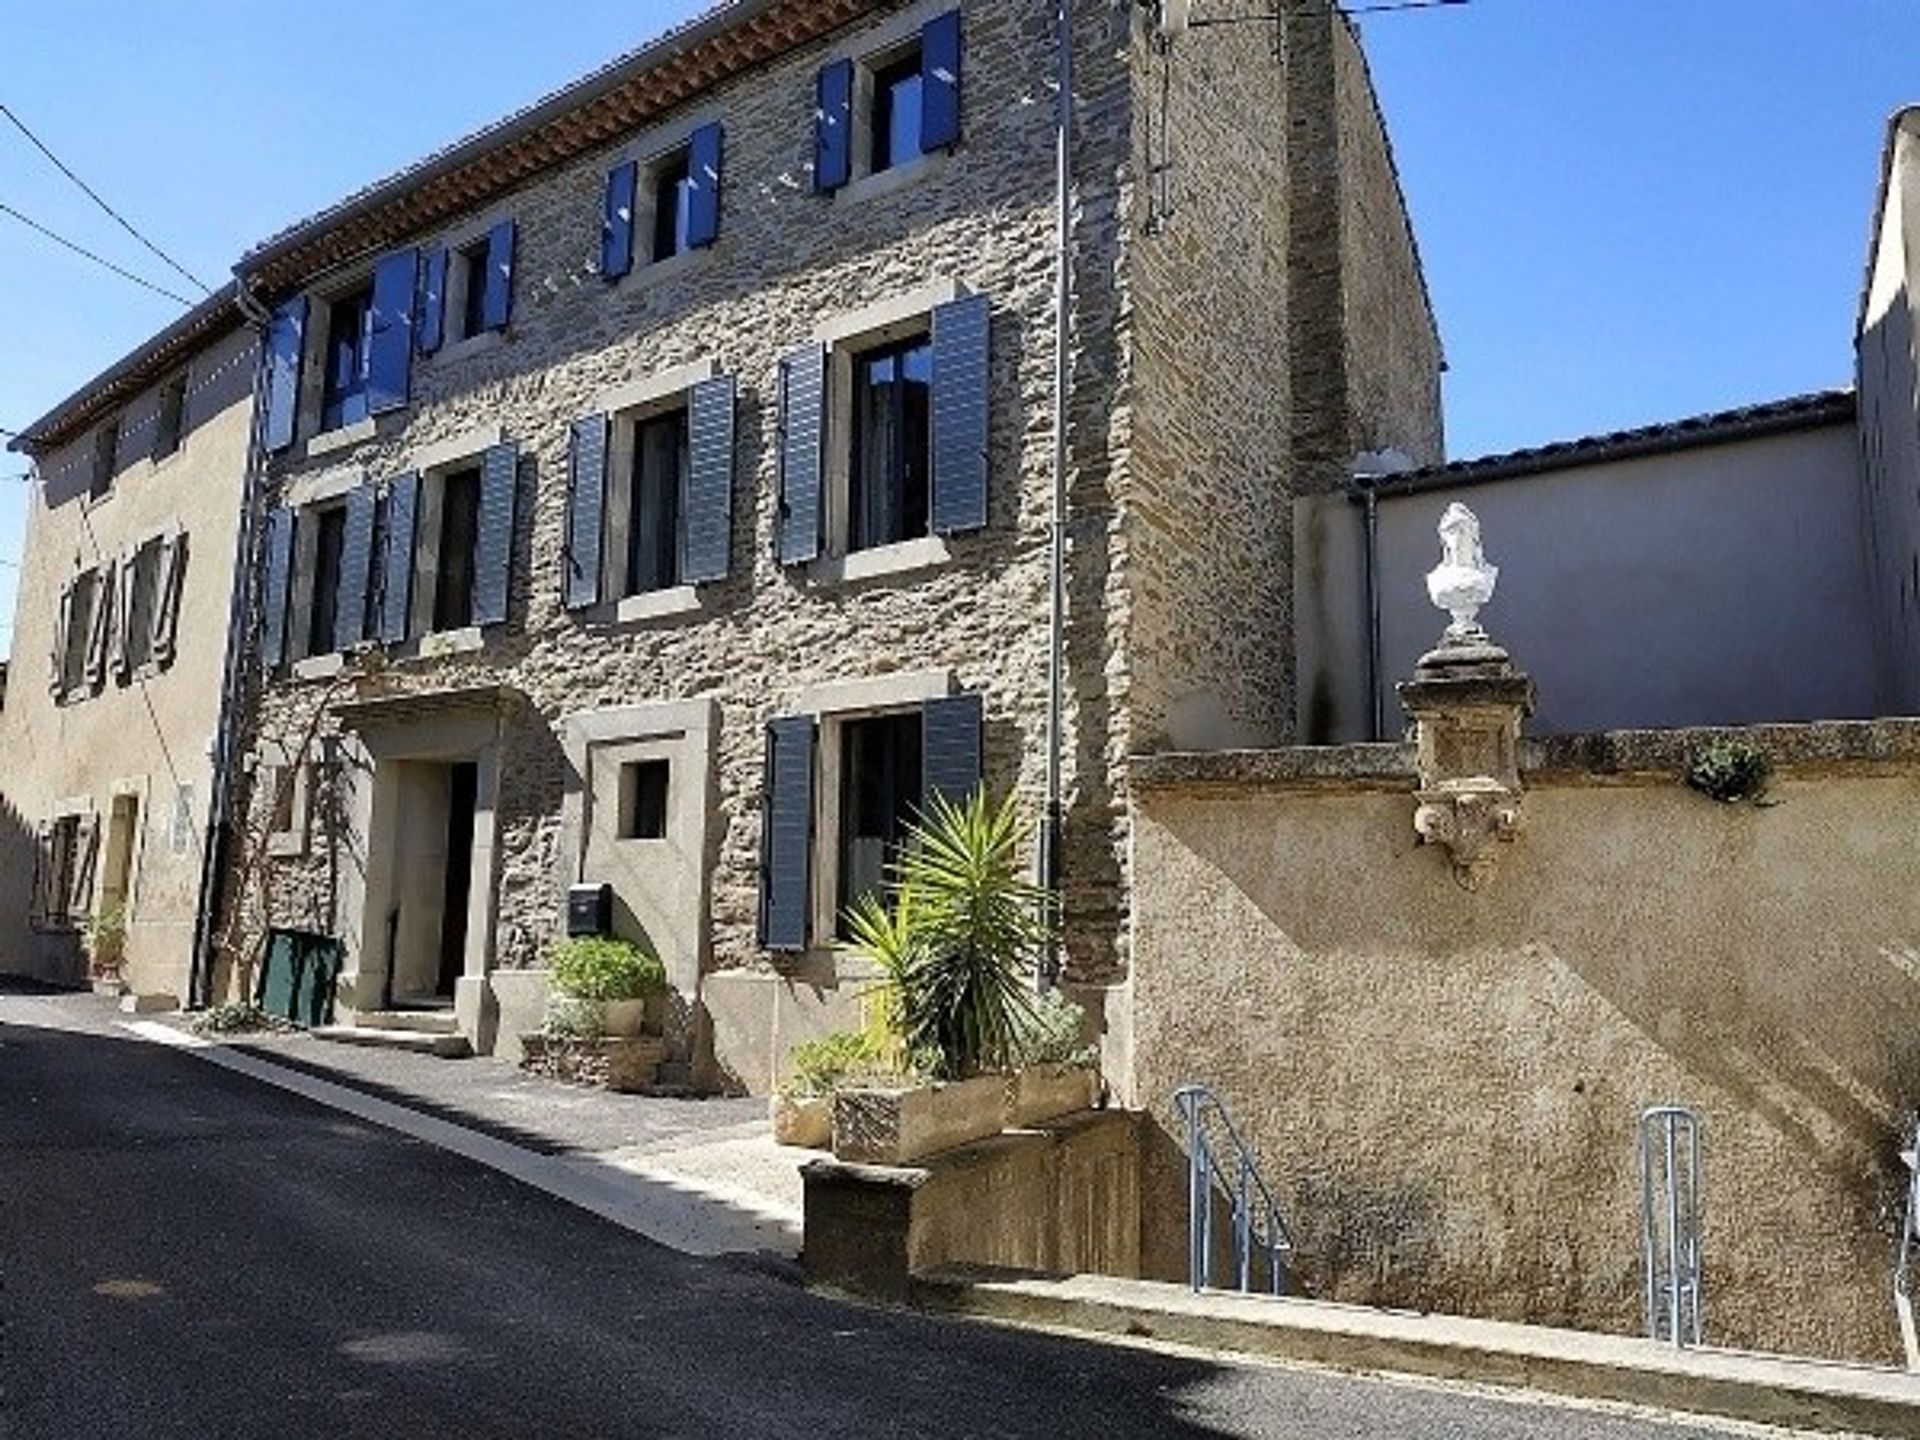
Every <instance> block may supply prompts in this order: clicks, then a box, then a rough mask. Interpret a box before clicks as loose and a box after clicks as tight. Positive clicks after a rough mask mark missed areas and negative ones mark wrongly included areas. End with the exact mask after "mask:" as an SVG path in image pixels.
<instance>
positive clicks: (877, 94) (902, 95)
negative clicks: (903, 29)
mask: <svg viewBox="0 0 1920 1440" xmlns="http://www.w3.org/2000/svg"><path fill="white" fill-rule="evenodd" d="M924 84H925V82H924V81H923V80H922V78H921V72H920V47H919V46H918V45H915V46H914V47H913V48H912V49H911V50H910V51H908V52H907V53H906V54H905V55H903V56H901V57H900V58H899V59H897V60H894V61H893V62H891V63H890V64H887V65H885V66H882V67H879V68H877V69H876V70H875V71H874V72H873V110H872V112H871V113H870V114H869V116H868V120H867V123H868V127H869V131H870V134H871V137H872V146H873V149H872V155H871V160H870V162H869V163H870V168H871V170H872V173H874V174H876V175H877V174H879V173H880V172H881V171H882V170H891V169H892V168H893V167H894V166H896V165H904V164H905V163H906V162H907V161H909V160H914V159H918V158H919V156H920V102H921V92H922V89H923V87H924Z"/></svg>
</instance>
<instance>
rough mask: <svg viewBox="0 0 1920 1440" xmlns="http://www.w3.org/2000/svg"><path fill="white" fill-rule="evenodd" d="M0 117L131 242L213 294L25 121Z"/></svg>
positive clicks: (11, 116) (2, 107)
mask: <svg viewBox="0 0 1920 1440" xmlns="http://www.w3.org/2000/svg"><path fill="white" fill-rule="evenodd" d="M0 115H4V116H6V117H7V119H8V120H10V121H12V122H13V128H14V129H16V130H18V131H19V132H20V133H21V134H22V135H24V136H26V137H27V139H28V140H29V141H30V142H31V143H32V145H33V148H34V149H36V150H38V151H39V152H40V153H41V154H42V155H44V156H46V157H47V159H48V160H49V161H50V162H51V163H52V165H53V168H54V169H56V170H58V171H59V172H60V173H61V174H62V175H64V176H66V177H67V179H69V180H71V181H72V182H73V183H74V184H75V185H78V186H79V187H80V188H81V189H82V190H83V191H85V192H86V196H87V198H88V199H89V200H91V201H93V203H94V204H96V205H98V206H99V207H100V208H101V209H102V210H104V211H106V212H107V214H109V215H111V216H112V217H113V218H114V220H115V221H117V222H118V223H119V226H120V228H121V229H122V230H124V231H126V232H127V233H128V234H129V235H131V236H132V237H133V238H134V239H136V240H138V241H139V242H140V243H141V244H142V245H144V246H146V248H147V249H148V250H149V251H151V252H152V253H153V254H155V255H157V256H159V258H160V259H161V260H163V261H165V262H166V264H167V265H168V266H169V267H170V268H171V269H172V270H173V272H174V273H175V274H177V275H179V276H180V277H181V278H182V279H183V280H185V281H186V282H187V283H188V284H190V285H192V286H193V287H194V288H195V289H197V290H198V291H199V292H200V293H201V294H202V295H211V294H212V293H213V292H212V291H211V290H210V289H208V287H207V285H206V283H205V282H204V281H202V280H201V279H200V278H199V276H197V275H195V274H194V273H193V272H192V271H191V270H189V269H187V267H186V266H184V265H182V264H181V263H180V262H179V261H178V260H176V259H174V258H173V257H172V256H171V255H169V254H167V252H166V251H164V250H162V249H161V248H160V247H159V246H158V245H156V244H154V243H153V241H151V240H149V239H148V238H147V237H146V236H145V235H142V234H141V233H140V231H139V230H138V229H136V228H135V227H134V224H133V222H132V221H131V220H129V219H127V217H126V216H124V215H122V214H121V213H120V212H119V211H118V210H116V209H114V208H113V206H111V205H109V204H108V203H107V202H106V201H105V200H103V199H101V198H100V193H99V192H98V191H97V190H95V189H94V188H93V187H92V186H91V185H89V184H87V182H86V181H84V180H82V179H81V178H80V177H79V176H78V175H76V174H74V173H73V171H72V170H71V169H69V168H68V166H67V164H66V162H65V161H63V160H62V159H61V158H60V157H59V156H58V155H56V154H54V153H53V151H51V150H49V149H48V148H47V143H46V141H44V140H42V139H41V138H40V137H39V136H38V135H36V134H34V133H33V131H31V130H29V129H28V128H27V122H26V121H24V120H22V119H21V118H20V117H19V116H18V115H16V114H14V113H13V111H12V110H10V109H8V108H7V107H6V106H5V105H0Z"/></svg>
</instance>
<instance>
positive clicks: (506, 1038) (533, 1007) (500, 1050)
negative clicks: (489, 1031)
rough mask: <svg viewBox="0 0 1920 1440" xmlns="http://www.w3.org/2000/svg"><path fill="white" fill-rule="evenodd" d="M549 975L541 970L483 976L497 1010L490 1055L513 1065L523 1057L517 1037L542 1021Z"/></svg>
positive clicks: (544, 1017)
mask: <svg viewBox="0 0 1920 1440" xmlns="http://www.w3.org/2000/svg"><path fill="white" fill-rule="evenodd" d="M552 978H553V977H552V975H551V974H550V972H548V971H545V970H496V971H494V972H493V973H492V974H491V975H489V976H488V977H487V983H488V984H489V985H490V986H492V988H493V1001H494V1006H495V1009H496V1012H497V1016H496V1019H495V1022H494V1037H493V1050H492V1051H491V1053H492V1054H493V1055H495V1056H498V1057H499V1058H500V1059H502V1060H507V1061H510V1062H512V1063H513V1064H515V1065H518V1064H519V1063H520V1062H521V1060H522V1059H523V1058H525V1053H526V1052H525V1051H524V1050H523V1049H522V1047H521V1043H520V1037H521V1036H522V1035H525V1034H527V1033H529V1032H531V1031H534V1030H538V1029H539V1028H540V1026H541V1024H542V1023H543V1022H544V1021H545V1020H546V1016H547V990H548V987H549V985H550V983H551V981H552Z"/></svg>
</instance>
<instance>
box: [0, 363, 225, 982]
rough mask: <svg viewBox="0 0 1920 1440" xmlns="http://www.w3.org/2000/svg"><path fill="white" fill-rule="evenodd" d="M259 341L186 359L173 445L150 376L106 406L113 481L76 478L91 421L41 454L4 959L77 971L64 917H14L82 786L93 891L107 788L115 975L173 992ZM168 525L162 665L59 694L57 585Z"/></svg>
mask: <svg viewBox="0 0 1920 1440" xmlns="http://www.w3.org/2000/svg"><path fill="white" fill-rule="evenodd" d="M254 350H255V346H254V340H253V336H252V334H251V332H248V331H240V332H237V333H235V334H232V335H229V336H227V337H225V338H224V339H222V340H219V341H217V342H215V343H214V344H212V345H210V346H209V347H208V348H207V349H205V350H204V351H202V352H201V353H200V354H198V355H196V356H194V357H193V359H192V360H191V361H190V362H189V363H188V365H187V367H186V368H187V374H188V382H187V398H186V401H185V408H184V413H183V417H182V418H183V425H182V436H181V444H180V448H179V449H178V450H176V451H175V452H174V453H173V454H172V455H170V456H167V457H165V458H164V459H162V460H160V461H158V462H156V461H154V460H152V459H151V458H149V457H150V455H151V452H152V450H153V443H154V428H155V425H156V423H157V419H158V412H159V404H160V393H161V387H159V386H155V387H153V388H152V389H150V390H147V391H146V392H144V393H142V394H141V395H139V396H136V397H135V398H134V399H133V400H132V401H130V402H129V403H128V404H127V405H126V407H125V408H124V409H123V410H122V411H121V412H120V413H119V415H118V417H117V420H116V422H115V423H117V424H118V426H119V430H120V438H119V442H118V444H119V462H118V468H117V473H116V475H115V478H114V482H113V487H112V489H111V490H110V491H109V492H108V494H107V495H105V496H103V497H102V498H100V499H98V500H93V499H89V498H88V497H87V490H88V485H89V481H90V479H91V475H92V467H93V432H91V431H89V432H87V433H86V434H85V435H83V436H82V437H81V438H79V439H78V440H75V441H72V442H71V443H69V444H68V445H66V446H64V447H62V448H61V449H59V450H56V451H54V452H53V453H52V454H50V455H48V456H46V457H44V459H42V460H41V461H40V462H39V463H38V464H37V467H36V468H37V471H38V474H39V483H37V484H35V485H33V486H32V487H31V490H30V498H29V500H28V503H27V519H26V542H25V545H24V547H23V550H22V554H21V560H20V572H19V589H18V592H17V597H16V605H15V613H16V616H17V620H16V624H15V628H14V632H13V664H12V666H11V670H12V678H11V684H10V685H9V686H8V687H7V695H6V704H5V707H4V708H3V709H0V971H8V972H12V973H16V974H26V975H33V976H37V977H39V978H42V979H47V980H55V981H63V982H64V981H73V980H78V979H80V978H81V977H82V976H83V975H84V972H85V961H84V959H83V958H82V956H81V954H80V949H79V945H78V941H77V937H76V935H75V933H74V932H72V931H50V932H41V933H36V932H34V931H31V930H29V928H28V923H27V917H28V912H29V910H30V908H31V904H32V887H33V883H34V874H35V862H34V852H35V827H36V826H37V825H38V824H39V823H41V822H42V821H45V820H48V819H51V818H52V817H53V815H54V813H55V807H56V806H57V805H63V804H66V803H68V802H76V801H83V800H84V801H85V802H87V803H88V804H89V805H90V806H91V808H92V810H93V813H94V814H95V815H97V816H98V817H99V818H100V861H99V863H98V864H97V865H96V870H95V882H94V883H95V887H96V889H95V898H96V900H97V898H98V894H99V886H100V882H101V879H102V877H103V876H104V873H105V863H106V862H105V856H106V846H107V837H108V831H109V824H108V816H109V815H110V813H111V807H112V804H113V797H114V795H115V794H116V793H121V794H132V795H135V796H137V798H138V801H139V811H138V820H137V825H136V828H135V833H134V834H133V836H132V851H131V871H130V889H129V898H128V901H127V912H128V913H127V938H126V960H125V964H124V966H123V977H124V980H125V983H126V985H127V987H128V988H129V989H130V990H133V991H135V992H137V993H139V994H141V995H145V996H158V995H170V996H173V997H175V998H176V999H184V998H185V997H186V994H187V974H188V969H189V965H190V959H191V951H192V943H193V921H194V910H195V905H196V903H197V901H198V898H199V894H200V862H201V846H202V843H203V842H204V840H205V837H206V821H207V798H208V784H209V778H210V772H209V768H208V764H207V742H208V740H209V738H210V737H211V736H212V735H213V733H214V729H215V725H216V723H217V718H218V714H219V706H220V684H221V667H222V665H223V664H224V662H225V659H226V656H225V641H226V634H227V609H228V601H229V598H230V596H231V594H232V585H233V557H234V531H235V527H236V525H237V524H238V521H239V516H240V494H241V480H242V476H243V474H244V473H245V469H246V456H247V444H248V435H249V417H250V416H251V414H252V404H251V400H252V384H253V371H254V365H253V358H254ZM174 525H179V526H180V527H181V528H182V529H183V530H184V531H185V532H186V534H187V537H188V539H187V568H186V574H185V578H184V581H183V588H182V591H181V595H180V615H179V622H178V626H177V629H176V636H175V644H176V649H175V656H174V660H173V663H172V664H171V665H170V666H168V667H166V668H164V669H157V670H156V669H149V671H148V673H146V674H145V675H144V676H140V677H137V678H136V679H135V680H134V681H133V683H131V684H127V685H122V684H120V683H119V682H118V681H116V680H115V679H114V678H113V676H111V675H109V676H108V677H107V680H106V683H105V684H104V686H103V687H102V688H101V690H100V691H99V692H98V693H96V694H93V695H91V696H88V697H86V698H77V697H76V698H75V699H73V700H71V701H68V702H65V703H62V702H60V701H57V700H56V699H55V698H54V695H53V693H52V692H51V690H50V688H49V681H50V679H51V674H50V665H51V655H52V651H53V643H54V632H55V629H56V626H57V625H58V621H59V611H60V593H61V589H62V587H63V586H64V585H65V584H66V583H67V581H68V580H70V579H71V578H72V577H73V576H74V575H75V574H77V573H78V572H79V571H81V570H83V569H88V568H92V567H94V566H97V565H98V564H100V562H101V560H102V558H103V557H104V558H105V559H107V560H117V559H118V558H119V557H120V555H121V553H122V551H124V550H125V549H126V548H128V547H129V546H133V545H137V544H140V543H142V542H145V541H147V540H150V539H152V538H154V537H155V536H157V535H159V534H161V533H162V532H163V531H165V530H166V529H168V528H169V527H171V526H174ZM176 785H185V786H188V787H190V788H191V814H190V817H189V818H190V822H191V823H190V827H189V828H188V829H187V830H186V831H184V832H182V833H181V834H180V836H179V837H178V839H179V840H180V842H181V843H179V844H176V843H174V842H175V839H176V836H175V835H174V833H173V821H174V807H175V799H176V791H175V787H176Z"/></svg>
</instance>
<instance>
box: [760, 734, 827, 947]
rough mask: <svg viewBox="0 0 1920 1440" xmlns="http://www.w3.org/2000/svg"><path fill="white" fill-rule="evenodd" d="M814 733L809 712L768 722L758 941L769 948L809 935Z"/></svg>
mask: <svg viewBox="0 0 1920 1440" xmlns="http://www.w3.org/2000/svg"><path fill="white" fill-rule="evenodd" d="M816 733H817V732H816V730H815V727H814V722H813V717H812V716H810V715H786V716H781V717H780V718H778V719H775V720H771V721H769V722H767V767H766V775H765V781H764V789H763V795H762V799H761V833H760V943H761V944H762V945H763V946H765V947H766V948H767V949H769V950H804V949H806V948H807V942H808V940H809V939H810V938H811V937H810V933H809V932H810V931H811V929H812V926H811V925H810V924H809V921H810V920H811V918H812V914H811V912H812V910H813V904H812V896H813V753H814V748H815V745H816V739H815V737H816Z"/></svg>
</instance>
